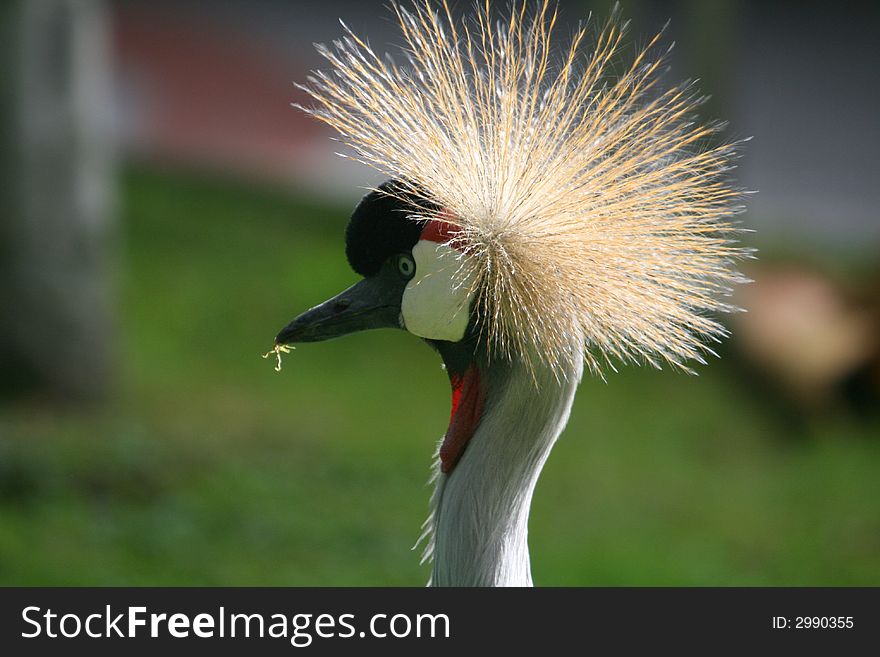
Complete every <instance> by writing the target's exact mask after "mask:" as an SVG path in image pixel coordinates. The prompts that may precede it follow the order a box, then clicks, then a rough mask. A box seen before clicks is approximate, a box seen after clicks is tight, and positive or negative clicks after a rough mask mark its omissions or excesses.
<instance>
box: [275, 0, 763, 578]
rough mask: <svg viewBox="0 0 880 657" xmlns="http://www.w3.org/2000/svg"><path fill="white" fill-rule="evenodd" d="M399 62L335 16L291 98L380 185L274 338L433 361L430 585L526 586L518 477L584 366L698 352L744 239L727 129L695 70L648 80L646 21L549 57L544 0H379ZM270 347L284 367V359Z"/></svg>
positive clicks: (653, 66) (534, 475) (667, 359)
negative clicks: (395, 341) (348, 282)
mask: <svg viewBox="0 0 880 657" xmlns="http://www.w3.org/2000/svg"><path fill="white" fill-rule="evenodd" d="M393 9H394V11H395V13H396V16H397V20H398V23H399V26H400V29H401V32H402V37H403V40H404V41H405V48H404V49H403V53H404V56H405V58H406V63H405V64H398V63H395V61H394V60H393V59H391V58H390V57H387V56H386V57H379V56H377V55H376V54H375V53H374V52H373V51H372V50H371V48H370V47H369V45H368V44H367V42H366V41H364V40H363V39H361V38H359V37H358V36H356V35H355V34H354V33H352V32H351V31H349V30H348V28H345V26H344V24H343V28H344V29H345V30H346V36H344V37H343V38H342V39H341V40H340V41H337V42H336V43H335V44H334V46H333V47H332V48H328V47H324V46H319V50H320V52H321V54H322V55H323V56H324V57H325V58H326V59H327V60H328V62H329V64H330V70H329V71H327V72H318V73H316V74H315V75H314V76H313V77H311V78H309V83H308V85H306V86H303V87H302V88H303V89H304V90H305V91H306V92H307V93H308V94H309V95H310V96H311V97H312V98H313V99H314V100H315V101H316V105H315V106H314V107H309V108H301V109H304V111H306V112H308V113H309V114H311V115H312V116H314V117H316V118H317V119H319V120H321V121H323V122H325V123H327V124H329V125H330V126H332V127H333V128H335V129H336V130H337V131H338V132H339V134H340V136H341V139H342V140H343V141H344V142H346V143H347V144H348V145H349V146H350V147H351V149H352V151H353V152H354V154H355V155H354V156H353V157H355V158H356V159H357V160H359V161H361V162H364V163H367V164H369V165H371V166H373V167H375V168H377V169H379V170H381V171H383V172H385V173H387V174H388V175H389V177H390V180H389V181H387V182H386V183H384V184H382V185H380V186H379V187H378V188H376V189H374V190H373V191H371V192H370V193H369V194H367V196H366V197H364V199H363V200H362V201H361V202H360V204H359V205H358V206H357V208H356V209H355V211H354V214H353V215H352V217H351V221H350V223H349V225H348V228H347V230H346V235H345V238H346V255H347V257H348V261H349V263H350V265H351V267H352V268H353V269H354V270H355V271H356V272H357V273H358V274H360V275H361V276H362V277H363V279H362V280H360V281H359V282H358V283H356V284H355V285H353V286H352V287H350V288H349V289H347V290H345V291H343V292H341V293H340V294H338V295H337V296H335V297H333V298H332V299H329V300H328V301H326V302H324V303H322V304H320V305H319V306H317V307H315V308H312V309H311V310H309V311H307V312H305V313H304V314H302V315H300V316H299V317H297V318H296V319H294V320H293V321H292V322H291V323H290V324H288V325H287V326H286V327H285V328H284V329H282V330H281V332H280V333H279V334H278V336H277V337H276V339H275V351H276V353H278V354H279V356H278V357H279V359H280V353H281V352H282V351H284V350H286V348H287V347H286V346H287V345H289V344H292V343H301V342H314V341H319V340H326V339H330V338H335V337H338V336H341V335H345V334H348V333H352V332H354V331H361V330H365V329H376V328H397V329H403V330H406V331H408V332H410V333H412V334H414V335H416V336H418V337H420V338H422V339H424V340H425V341H426V342H427V343H428V344H429V345H430V346H432V347H433V348H434V349H435V350H436V351H437V352H438V353H439V354H440V357H441V358H442V359H443V362H444V364H445V367H446V371H447V373H448V375H449V380H450V382H451V386H452V414H451V418H450V422H449V427H448V429H447V430H446V434H445V436H444V437H443V439H442V441H441V442H440V445H439V448H438V451H437V455H436V459H435V465H434V483H435V490H434V494H433V496H432V501H431V513H430V515H429V517H428V520H427V521H426V523H425V533H424V535H423V538H424V540H425V545H426V550H425V555H426V557H427V558H431V559H433V570H432V575H431V584H433V585H437V586H445V585H453V586H455V585H458V586H462V585H464V586H529V585H531V584H532V576H531V570H530V562H529V551H528V545H527V526H528V518H529V508H530V505H531V499H532V493H533V491H534V488H535V483H536V482H537V479H538V476H539V475H540V472H541V469H542V467H543V465H544V462H545V461H546V459H547V457H548V455H549V453H550V450H551V449H552V447H553V444H554V443H555V441H556V439H557V438H558V437H559V434H560V433H561V432H562V430H563V429H564V427H565V425H566V422H567V420H568V416H569V412H570V410H571V405H572V401H573V399H574V395H575V391H576V389H577V386H578V384H579V382H580V380H581V376H582V374H583V370H584V367H585V366H586V367H587V369H588V370H590V371H591V372H593V373H595V374H598V375H602V371H603V369H604V367H612V368H613V365H612V362H613V361H615V360H617V361H626V360H633V361H641V362H647V363H650V364H652V365H654V366H658V367H659V366H660V365H662V364H664V363H666V364H670V365H674V366H676V367H679V368H682V369H685V370H687V369H688V367H687V365H686V363H687V361H689V360H696V361H698V362H701V363H702V362H703V358H702V356H703V355H704V354H705V353H706V352H710V353H711V350H710V349H709V348H708V346H706V342H707V341H711V340H717V339H718V338H719V337H721V336H723V335H724V334H725V330H724V328H723V327H722V326H721V325H720V324H719V323H718V321H717V319H715V318H714V315H715V314H716V313H717V312H719V311H730V310H734V308H733V307H732V306H730V304H728V303H727V302H726V301H725V300H724V299H725V297H726V296H727V295H728V294H729V291H730V290H729V289H730V287H731V285H732V284H733V283H736V282H740V281H741V280H742V278H741V276H740V275H739V274H738V273H737V272H736V271H735V269H734V268H733V263H734V261H735V260H736V259H738V258H741V257H744V256H746V255H748V251H747V250H746V249H743V248H742V247H740V246H738V245H737V244H736V242H735V240H734V239H733V237H734V236H735V233H736V229H735V226H734V223H733V217H734V215H735V214H736V213H737V212H738V211H739V210H740V206H739V205H738V203H739V199H740V197H741V192H740V191H738V190H737V189H735V188H733V187H732V186H731V184H730V182H729V180H728V179H727V175H726V172H727V171H728V169H729V168H730V164H731V159H732V157H733V156H734V149H735V146H736V144H731V143H726V142H725V143H720V144H717V143H716V144H713V143H712V142H713V141H714V139H712V137H713V135H714V134H715V133H716V132H717V130H718V127H719V126H718V125H714V124H712V125H705V124H702V123H700V122H699V121H695V120H694V119H693V113H694V110H695V108H696V107H697V106H698V105H699V102H700V98H699V97H698V96H697V95H696V94H695V92H694V90H693V89H692V87H691V86H690V85H689V84H682V85H679V86H674V87H670V88H668V89H665V90H661V89H658V86H657V81H658V80H657V78H658V75H657V74H658V71H659V69H660V66H661V64H660V62H661V61H662V57H660V58H652V57H651V56H650V54H651V52H652V51H653V50H655V49H656V41H657V39H658V38H659V35H658V37H655V39H654V40H653V41H651V42H650V43H649V44H648V45H647V46H646V48H645V49H644V50H642V51H640V52H638V53H637V54H636V56H635V58H634V60H633V61H632V63H631V64H630V65H629V66H627V67H625V68H624V69H623V70H622V71H621V72H620V73H619V74H618V75H617V76H616V77H614V78H613V79H611V78H610V75H609V67H610V66H611V64H612V62H614V61H615V60H616V59H618V58H619V55H620V50H621V48H622V43H623V41H622V40H623V34H624V29H623V28H622V27H620V26H619V24H618V22H617V20H616V19H615V18H612V19H611V20H610V21H609V22H608V24H607V25H606V26H605V27H604V29H602V30H600V31H598V32H597V33H596V35H595V38H594V40H593V41H592V44H591V46H590V47H587V45H586V44H587V42H588V38H587V37H588V34H590V33H591V32H588V28H586V27H582V28H580V29H578V30H577V31H576V32H575V34H574V36H573V37H572V40H571V42H570V43H569V44H568V47H567V49H565V50H563V51H561V53H560V54H561V56H560V57H558V58H555V57H554V53H555V51H554V48H553V47H552V46H551V38H550V37H551V33H552V32H553V29H554V25H555V23H556V13H555V11H554V10H553V9H552V8H551V7H550V5H549V3H548V2H547V0H544V1H543V2H538V3H537V4H536V5H535V6H533V7H532V9H531V11H529V9H528V7H527V5H526V4H522V5H515V6H514V7H513V8H512V9H511V10H510V13H509V14H508V15H507V16H506V17H504V18H503V19H502V20H499V21H497V22H495V21H494V20H493V17H492V11H491V8H490V7H489V5H488V3H486V5H485V6H478V7H477V8H476V11H475V14H474V17H473V18H471V19H470V20H465V21H456V20H455V19H454V18H453V17H452V15H451V12H450V11H449V8H448V7H447V6H446V4H445V3H443V4H442V5H439V6H438V7H434V6H432V4H431V3H430V2H428V1H427V0H426V1H425V2H416V3H414V5H413V6H412V7H411V8H409V9H405V8H403V7H401V6H399V5H396V4H395V5H393ZM279 363H280V360H279Z"/></svg>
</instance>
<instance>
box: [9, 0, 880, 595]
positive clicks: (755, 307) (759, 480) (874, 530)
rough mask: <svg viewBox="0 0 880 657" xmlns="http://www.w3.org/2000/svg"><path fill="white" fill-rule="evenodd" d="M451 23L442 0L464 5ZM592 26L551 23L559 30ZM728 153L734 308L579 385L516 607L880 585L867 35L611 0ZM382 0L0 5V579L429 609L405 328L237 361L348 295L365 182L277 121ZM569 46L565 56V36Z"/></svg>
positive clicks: (876, 288)
mask: <svg viewBox="0 0 880 657" xmlns="http://www.w3.org/2000/svg"><path fill="white" fill-rule="evenodd" d="M468 6H469V3H468V2H460V3H459V4H458V8H459V9H461V10H463V9H466V8H467V7H468ZM591 10H592V11H593V12H594V14H595V16H596V17H598V18H599V20H602V19H603V17H605V16H607V15H608V12H609V10H610V3H608V2H599V3H588V2H584V1H575V0H567V1H564V2H562V11H563V14H562V16H563V23H564V24H566V25H568V26H570V25H571V24H572V23H574V22H575V21H577V20H579V19H582V18H584V17H585V16H586V15H587V14H588V13H589V12H590V11H591ZM622 13H623V15H624V16H625V17H629V18H631V19H632V21H633V22H632V28H631V32H630V34H631V37H632V39H633V42H635V43H644V42H645V41H646V40H647V39H648V38H649V37H650V36H651V35H653V33H654V32H656V31H657V30H658V29H660V27H662V25H663V24H664V23H665V22H666V20H667V19H669V18H671V19H672V22H671V24H670V26H669V28H668V30H667V37H666V40H667V43H669V42H671V41H676V42H677V46H676V48H675V50H674V52H673V55H672V58H671V64H672V71H671V73H670V74H669V78H668V79H669V80H670V82H675V81H678V80H680V79H683V78H689V77H699V78H701V80H702V82H701V88H702V89H703V90H704V91H706V92H708V93H711V94H712V99H711V100H710V101H709V103H708V104H707V105H706V107H705V116H706V118H723V119H727V120H729V121H730V128H729V130H728V133H727V134H728V135H729V136H730V137H731V138H740V137H745V136H749V135H752V136H754V140H753V141H751V142H750V143H749V144H748V145H747V147H746V148H745V150H744V157H743V158H742V160H741V161H740V163H739V164H740V168H739V170H738V176H739V180H740V182H741V183H742V184H743V185H744V186H745V187H747V188H749V189H751V190H758V192H759V193H758V194H756V195H753V196H751V197H750V198H749V201H748V207H749V212H748V213H747V214H746V215H744V217H743V220H744V225H745V226H746V227H747V228H750V229H753V230H755V231H756V232H755V233H754V234H746V235H744V239H745V240H746V241H747V242H748V243H749V244H750V245H752V246H756V247H758V248H759V249H760V257H759V259H758V260H757V261H755V262H749V263H746V264H745V272H746V273H747V274H749V275H750V276H751V277H752V278H753V279H754V280H755V283H754V284H752V285H750V286H747V287H745V288H743V289H742V290H740V291H739V293H738V302H739V303H740V304H741V305H743V306H744V307H746V308H747V309H748V310H749V312H748V313H745V314H740V315H737V316H734V317H731V318H729V324H730V325H731V327H732V329H733V331H734V337H733V339H732V340H730V341H729V342H727V343H726V344H725V345H724V346H723V347H722V351H721V356H722V358H721V359H720V360H713V361H712V362H710V363H709V365H708V366H705V367H701V368H700V376H698V377H689V376H686V375H682V374H676V373H673V372H655V371H650V370H648V369H640V368H635V367H626V368H624V369H623V370H622V371H621V373H620V374H615V375H612V376H610V377H609V381H608V382H607V383H603V382H601V381H598V380H586V381H585V382H584V383H583V385H582V387H581V390H580V393H579V396H578V399H577V402H576V404H575V409H574V412H573V414H572V420H571V422H570V424H569V427H568V430H567V431H566V433H565V434H564V435H563V437H562V439H561V440H560V442H559V444H558V445H557V447H556V448H555V450H554V452H553V455H552V456H551V458H550V461H549V463H548V465H547V468H546V470H545V472H544V475H543V476H542V479H541V481H540V483H539V485H538V489H537V493H536V496H535V503H534V506H533V512H532V520H531V533H530V540H531V545H532V553H533V558H532V560H533V569H534V575H535V580H536V582H537V583H539V584H543V585H581V584H586V585H640V584H648V585H654V584H669V585H714V584H723V585H748V584H760V585H804V584H827V585H859V584H873V585H878V584H880V476H878V473H880V221H878V216H877V208H878V207H880V185H878V184H877V181H878V167H877V165H876V157H877V153H878V152H880V128H878V119H877V117H878V100H880V97H878V94H880V90H878V78H877V70H878V64H880V45H878V44H880V41H878V39H877V38H876V34H877V31H878V27H880V21H878V13H877V11H876V10H866V9H859V10H857V9H854V8H850V9H848V10H843V9H840V8H832V7H831V6H830V5H828V4H827V3H806V2H788V3H767V2H742V1H736V0H711V1H700V2H698V1H697V0H679V1H667V2H645V1H633V0H627V1H624V2H623V3H622ZM338 17H343V18H344V19H345V20H346V22H347V24H348V25H350V26H351V27H352V28H353V29H354V30H355V31H357V32H358V33H360V34H363V35H368V36H369V37H370V41H371V43H372V44H373V45H374V47H376V48H377V49H378V50H386V49H390V50H393V49H394V48H396V46H397V44H398V43H399V41H400V38H399V36H398V35H397V34H396V32H395V30H394V28H393V21H392V19H391V14H390V12H389V11H387V10H386V9H385V8H383V7H382V3H381V2H341V1H330V0H327V1H325V2H315V3H312V2H291V1H282V0H251V1H247V2H246V1H245V0H211V1H210V2H209V1H208V0H201V1H198V0H187V1H175V2H170V1H160V2H156V1H147V0H127V1H124V2H123V1H120V2H109V1H100V0H27V1H25V0H18V1H10V2H6V3H3V5H2V8H0V44H2V46H0V48H2V49H3V60H2V61H3V62H4V64H3V69H2V72H0V75H2V85H0V94H2V96H0V130H2V138H3V143H2V149H0V162H2V164H0V166H2V169H0V173H2V178H3V184H2V185H0V202H2V203H0V207H2V210H0V584H25V585H30V584H56V585H57V584H60V585H67V584H95V585H97V584H112V585H123V584H141V585H146V584H157V585H158V584H202V585H206V584H208V585H209V584H227V585H244V584H278V585H348V584H351V585H421V584H422V583H423V582H424V581H425V580H426V579H427V575H428V567H427V566H419V565H418V556H417V554H416V553H412V552H410V546H411V545H412V544H413V543H414V542H415V539H416V537H417V536H418V534H419V525H420V523H421V521H422V520H423V517H424V516H425V514H426V511H427V499H428V494H429V489H428V488H427V487H426V486H425V481H426V479H427V476H428V468H429V463H430V455H431V454H432V452H433V449H434V445H435V441H436V440H437V439H438V438H439V437H440V436H441V435H442V434H443V432H444V430H445V428H446V422H447V419H448V413H449V407H448V404H449V399H448V396H449V390H448V383H447V381H446V377H445V375H444V374H443V372H442V371H441V369H440V366H439V360H438V358H437V357H436V356H435V355H434V354H433V353H432V352H431V351H430V350H429V349H428V348H427V347H425V346H424V345H422V344H420V343H419V341H418V340H415V339H413V338H412V337H411V336H407V335H405V334H404V333H403V332H375V333H366V334H361V335H356V336H351V337H349V338H347V339H344V340H340V341H338V342H335V343H333V344H332V345H309V346H303V347H301V348H299V349H298V350H297V351H296V352H295V353H294V354H292V355H290V356H288V357H287V359H286V360H285V367H284V370H283V372H282V373H281V374H276V373H275V372H273V371H272V367H271V363H269V362H267V361H265V360H261V359H260V358H259V355H260V353H261V352H263V351H265V350H266V348H267V347H268V346H270V344H271V341H272V338H273V336H274V335H275V333H276V332H277V330H278V329H279V328H280V327H281V326H283V325H284V324H285V323H286V322H287V321H288V320H290V319H291V318H292V317H293V316H294V315H295V314H297V313H298V312H299V311H301V310H303V309H305V308H307V307H309V306H311V305H313V304H315V303H317V302H319V301H321V300H323V299H324V298H326V297H328V296H329V295H331V294H332V293H335V292H336V291H338V290H339V289H341V288H342V287H343V286H345V285H348V284H350V283H351V282H353V280H354V279H355V276H354V274H352V273H351V272H350V271H349V270H348V267H347V264H346V262H345V258H344V255H343V239H342V231H343V228H344V226H345V223H346V221H347V218H348V213H349V212H350V210H351V208H352V205H353V204H354V203H355V202H356V200H357V199H358V198H359V196H360V195H361V194H362V193H363V190H364V188H365V187H367V186H369V185H372V184H375V183H376V182H378V180H379V179H378V178H377V176H376V175H375V174H374V173H372V172H370V171H368V170H365V169H362V168H359V167H358V166H356V165H354V164H352V163H350V162H348V161H345V160H342V159H341V158H338V157H336V156H335V155H334V154H333V152H334V150H337V149H338V148H339V146H338V145H337V144H335V143H334V142H332V141H330V139H329V137H330V136H331V135H329V134H328V133H327V132H326V131H325V130H324V129H323V128H322V127H320V126H319V125H317V124H316V123H315V122H313V121H311V120H309V119H307V118H306V117H304V116H303V115H302V114H300V113H299V112H297V111H295V110H293V109H291V108H290V107H289V104H290V102H292V101H297V100H302V98H301V97H300V96H299V95H298V92H296V91H295V89H294V87H293V86H292V84H291V82H292V81H302V80H304V78H305V76H306V75H307V74H308V71H309V70H310V69H312V68H315V67H317V66H320V65H321V62H320V61H319V60H318V58H317V57H316V54H315V52H314V49H313V47H312V43H313V42H315V41H328V40H331V39H333V38H335V37H337V36H338V35H339V33H340V27H339V25H338V23H337V22H336V19H337V18H338ZM568 26H566V27H563V28H562V30H561V34H560V36H564V34H565V33H567V32H569V31H570V29H571V28H570V27H568Z"/></svg>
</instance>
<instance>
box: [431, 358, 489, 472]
mask: <svg viewBox="0 0 880 657" xmlns="http://www.w3.org/2000/svg"><path fill="white" fill-rule="evenodd" d="M450 382H451V383H452V413H451V414H450V417H449V428H448V429H447V430H446V436H445V437H444V438H443V444H442V445H441V446H440V470H441V471H442V472H443V473H444V474H449V473H450V472H452V469H453V468H454V467H455V464H456V463H458V461H459V459H461V455H462V454H464V450H465V447H467V444H468V441H470V439H471V437H472V436H473V435H474V433H475V432H476V430H477V425H478V424H479V423H480V416H481V415H482V413H483V403H484V402H485V400H486V395H485V392H484V391H483V387H482V385H480V370H479V369H477V366H476V365H471V366H470V367H469V368H468V369H467V370H466V371H465V373H464V374H461V375H458V374H453V375H452V376H451V377H450Z"/></svg>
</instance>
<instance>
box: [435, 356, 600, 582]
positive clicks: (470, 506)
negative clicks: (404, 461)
mask: <svg viewBox="0 0 880 657" xmlns="http://www.w3.org/2000/svg"><path fill="white" fill-rule="evenodd" d="M571 369H572V371H570V372H568V373H567V376H566V377H565V378H564V380H562V381H559V380H557V377H556V376H555V375H554V374H553V372H552V371H550V370H549V369H539V370H538V371H537V372H536V373H535V379H533V378H532V375H531V374H529V372H528V371H527V370H526V369H525V367H524V366H523V365H522V364H521V363H509V362H499V361H493V362H492V364H491V365H486V366H484V368H483V369H482V370H481V371H482V375H483V377H484V378H483V380H484V381H485V385H486V401H485V406H484V410H483V415H482V419H481V421H480V424H479V427H478V428H477V431H476V433H475V434H474V435H473V437H472V438H471V439H470V442H469V443H468V446H467V448H466V450H465V452H464V454H463V456H462V457H461V460H460V461H459V462H458V464H457V465H456V467H455V469H454V470H453V471H452V473H451V474H449V475H448V476H447V475H444V474H441V473H440V472H439V470H437V469H436V468H435V486H436V488H435V490H434V494H433V496H432V499H431V506H432V511H431V515H430V516H429V517H428V520H427V521H426V523H425V527H426V530H425V534H426V536H427V538H428V545H427V548H426V551H425V558H429V557H431V556H433V561H434V564H433V572H432V574H431V582H430V584H431V585H432V586H531V585H532V574H531V566H530V562H529V548H528V541H527V538H528V520H529V508H530V506H531V501H532V493H533V492H534V489H535V484H536V482H537V480H538V475H540V473H541V469H542V468H543V466H544V462H545V461H546V460H547V456H548V455H549V454H550V450H551V449H552V447H553V444H554V443H555V442H556V439H557V437H558V436H559V434H560V433H561V432H562V430H563V429H564V428H565V425H566V423H567V422H568V416H569V412H570V410H571V404H572V401H573V400H574V395H575V390H576V389H577V386H578V383H579V382H580V379H581V375H582V373H583V363H582V362H581V361H578V363H577V365H574V366H572V368H571ZM536 381H537V386H536V385H535V382H536Z"/></svg>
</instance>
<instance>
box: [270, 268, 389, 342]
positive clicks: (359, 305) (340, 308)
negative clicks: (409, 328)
mask: <svg viewBox="0 0 880 657" xmlns="http://www.w3.org/2000/svg"><path fill="white" fill-rule="evenodd" d="M399 318H400V290H395V289H393V287H392V286H388V285H385V284H383V281H382V280H381V278H380V277H370V278H365V279H363V280H362V281H360V282H358V283H355V284H354V285H352V286H351V287H350V288H348V289H347V290H344V291H342V292H340V293H339V294H337V295H336V296H335V297H333V298H332V299H328V300H327V301H325V302H324V303H322V304H320V305H318V306H315V307H314V308H312V309H311V310H307V311H306V312H304V313H303V314H302V315H300V316H299V317H297V318H296V319H294V320H293V321H292V322H290V324H288V325H287V326H285V327H284V328H283V329H281V332H280V333H279V334H278V336H277V337H276V338H275V344H276V345H285V344H291V343H294V342H320V341H321V340H330V339H331V338H338V337H340V336H343V335H347V334H349V333H354V332H356V331H366V330H368V329H376V328H399V327H400V319H399Z"/></svg>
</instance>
